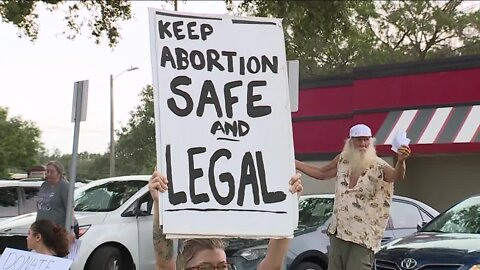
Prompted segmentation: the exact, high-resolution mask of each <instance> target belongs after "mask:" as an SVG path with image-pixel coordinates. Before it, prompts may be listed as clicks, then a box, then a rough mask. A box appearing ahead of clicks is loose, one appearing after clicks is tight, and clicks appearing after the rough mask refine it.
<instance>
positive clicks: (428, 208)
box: [300, 193, 439, 215]
mask: <svg viewBox="0 0 480 270" xmlns="http://www.w3.org/2000/svg"><path fill="white" fill-rule="evenodd" d="M309 198H320V199H334V198H335V194H333V193H326V194H315V195H303V196H301V197H300V199H302V200H304V199H309ZM392 199H394V200H402V201H406V202H410V203H413V204H416V205H418V206H420V207H421V208H423V209H424V210H425V211H427V212H429V213H430V214H437V215H438V214H439V212H438V211H437V210H435V209H434V208H433V207H431V206H429V205H428V204H425V203H423V202H421V201H418V200H416V199H412V198H409V197H404V196H400V195H393V197H392Z"/></svg>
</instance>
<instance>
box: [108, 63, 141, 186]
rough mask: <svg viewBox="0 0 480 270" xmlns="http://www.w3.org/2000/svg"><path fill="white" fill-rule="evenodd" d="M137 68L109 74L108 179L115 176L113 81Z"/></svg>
mask: <svg viewBox="0 0 480 270" xmlns="http://www.w3.org/2000/svg"><path fill="white" fill-rule="evenodd" d="M137 69H138V67H130V68H128V69H126V70H124V71H122V72H120V73H119V74H118V75H116V76H113V74H110V177H113V176H115V127H114V115H113V80H115V79H116V78H118V77H120V75H122V74H123V73H125V72H129V71H134V70H137Z"/></svg>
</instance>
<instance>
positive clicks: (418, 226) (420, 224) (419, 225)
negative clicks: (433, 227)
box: [417, 221, 427, 232]
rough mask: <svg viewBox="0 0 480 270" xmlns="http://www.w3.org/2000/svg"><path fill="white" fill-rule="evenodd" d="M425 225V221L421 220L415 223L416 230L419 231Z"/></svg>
mask: <svg viewBox="0 0 480 270" xmlns="http://www.w3.org/2000/svg"><path fill="white" fill-rule="evenodd" d="M425 225H427V222H425V221H422V222H419V223H418V224H417V232H418V231H420V230H421V229H422V228H423V227H424V226H425Z"/></svg>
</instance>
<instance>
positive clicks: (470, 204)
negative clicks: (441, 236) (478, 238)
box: [422, 196, 480, 234]
mask: <svg viewBox="0 0 480 270" xmlns="http://www.w3.org/2000/svg"><path fill="white" fill-rule="evenodd" d="M479 216H480V196H477V197H471V198H468V199H466V200H464V201H462V202H460V203H458V204H457V205H455V206H453V207H452V208H450V209H448V210H447V211H445V212H443V213H442V214H440V215H439V216H438V217H437V218H436V219H435V220H434V221H432V222H430V223H429V224H427V226H425V227H424V228H423V230H422V231H425V232H445V233H475V234H480V218H478V217H479Z"/></svg>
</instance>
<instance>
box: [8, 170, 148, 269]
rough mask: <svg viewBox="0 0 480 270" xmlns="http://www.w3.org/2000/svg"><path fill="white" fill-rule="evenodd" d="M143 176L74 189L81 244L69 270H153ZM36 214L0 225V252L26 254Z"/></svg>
mask: <svg viewBox="0 0 480 270" xmlns="http://www.w3.org/2000/svg"><path fill="white" fill-rule="evenodd" d="M149 177H150V176H149V175H143V176H124V177H115V178H107V179H101V180H96V181H93V182H90V183H88V184H86V185H84V186H82V187H80V188H78V189H76V190H75V195H74V200H75V216H76V217H77V220H78V223H79V225H80V240H81V245H80V249H79V250H78V253H77V256H76V257H75V260H74V262H73V264H72V266H71V268H70V269H71V270H97V269H102V270H104V269H112V270H117V269H120V270H123V269H128V270H130V269H154V261H155V256H154V252H153V244H152V223H153V217H152V215H151V214H152V213H151V210H152V206H153V201H152V198H151V196H150V193H149V192H148V187H147V184H148V179H149ZM35 217H36V213H30V214H26V215H22V216H19V217H14V218H10V219H8V220H5V221H3V222H2V223H0V253H2V252H3V250H4V249H5V247H12V248H18V249H24V250H26V249H27V247H26V236H27V233H28V228H29V226H30V224H31V223H33V222H34V221H35Z"/></svg>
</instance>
